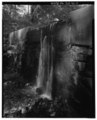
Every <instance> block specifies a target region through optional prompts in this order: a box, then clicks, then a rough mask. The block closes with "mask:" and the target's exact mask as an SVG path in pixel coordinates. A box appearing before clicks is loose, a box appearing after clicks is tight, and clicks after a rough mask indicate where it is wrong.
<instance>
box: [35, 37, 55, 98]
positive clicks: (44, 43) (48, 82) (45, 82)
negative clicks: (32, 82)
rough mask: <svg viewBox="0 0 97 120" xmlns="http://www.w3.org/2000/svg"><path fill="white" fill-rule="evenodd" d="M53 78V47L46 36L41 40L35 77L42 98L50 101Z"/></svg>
mask: <svg viewBox="0 0 97 120" xmlns="http://www.w3.org/2000/svg"><path fill="white" fill-rule="evenodd" d="M52 77H53V45H52V41H51V40H50V41H49V39H47V36H45V37H44V39H43V40H41V50H40V56H39V67H38V76H37V86H36V88H40V89H41V90H42V94H41V95H40V96H41V97H42V98H47V99H51V98H52V96H51V94H52Z"/></svg>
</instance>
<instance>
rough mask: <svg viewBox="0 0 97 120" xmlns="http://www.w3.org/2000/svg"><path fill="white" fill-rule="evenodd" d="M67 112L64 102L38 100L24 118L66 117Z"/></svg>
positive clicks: (58, 99)
mask: <svg viewBox="0 0 97 120" xmlns="http://www.w3.org/2000/svg"><path fill="white" fill-rule="evenodd" d="M67 113H69V111H68V106H67V105H66V103H65V100H64V101H62V98H57V99H55V100H54V101H50V100H48V99H42V98H40V99H38V101H36V102H35V104H34V105H33V106H32V109H31V110H30V111H29V112H27V113H26V115H25V116H26V117H67V116H68V114H67Z"/></svg>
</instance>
